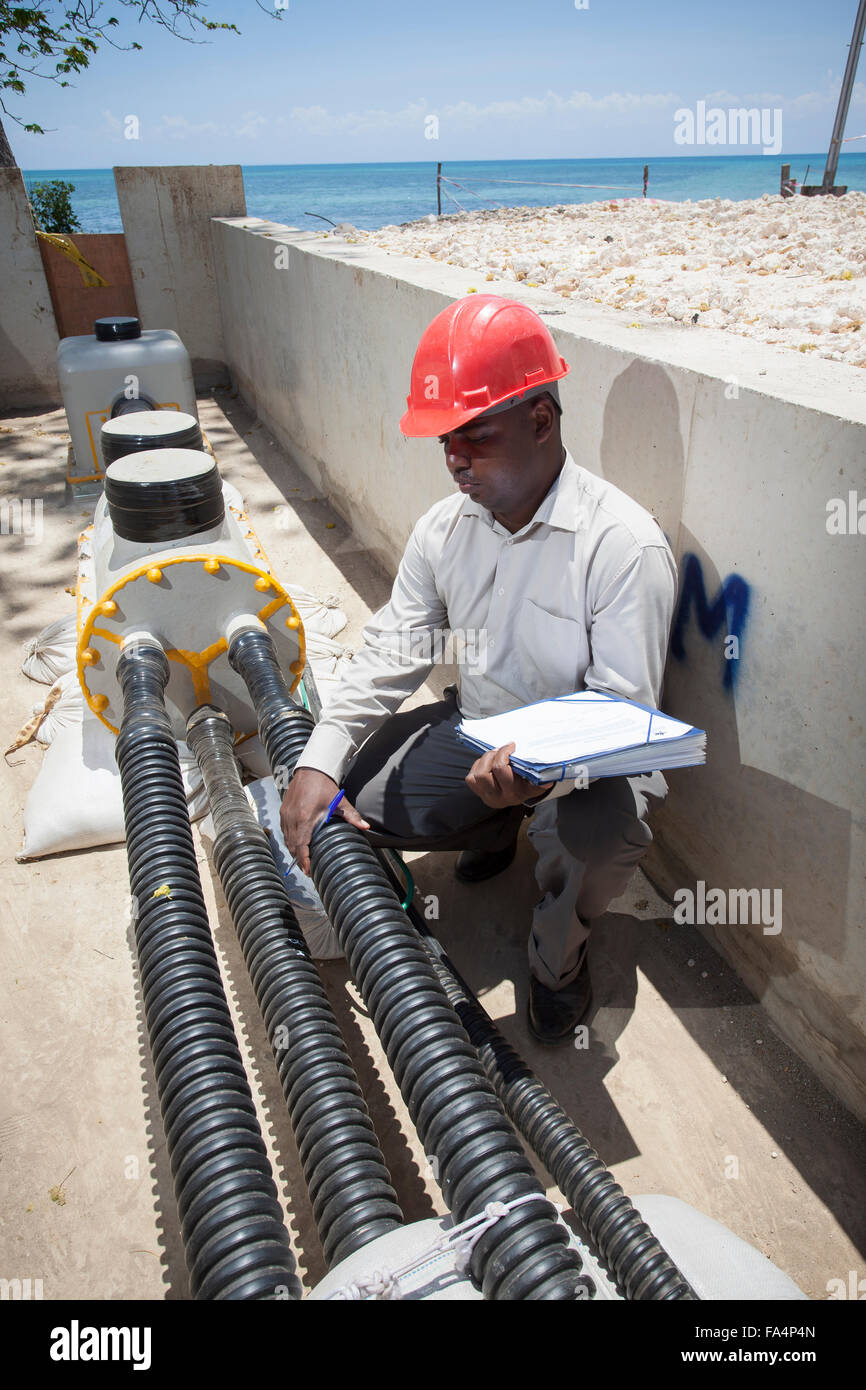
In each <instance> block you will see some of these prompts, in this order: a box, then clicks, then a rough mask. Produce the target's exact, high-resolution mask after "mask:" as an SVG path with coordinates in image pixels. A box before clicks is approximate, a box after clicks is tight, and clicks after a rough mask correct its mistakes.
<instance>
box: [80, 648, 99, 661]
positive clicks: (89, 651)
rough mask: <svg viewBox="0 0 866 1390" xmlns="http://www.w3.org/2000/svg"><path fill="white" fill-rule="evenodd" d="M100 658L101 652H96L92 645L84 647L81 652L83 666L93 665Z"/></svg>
mask: <svg viewBox="0 0 866 1390" xmlns="http://www.w3.org/2000/svg"><path fill="white" fill-rule="evenodd" d="M98 660H99V652H95V651H94V650H93V648H92V647H85V648H84V651H83V652H82V653H81V664H82V665H83V666H92V665H93V664H94V662H96V661H98Z"/></svg>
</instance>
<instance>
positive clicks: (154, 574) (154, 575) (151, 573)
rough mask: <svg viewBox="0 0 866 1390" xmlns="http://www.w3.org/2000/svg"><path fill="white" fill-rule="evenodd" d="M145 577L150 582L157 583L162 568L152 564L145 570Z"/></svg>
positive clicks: (160, 576) (160, 577)
mask: <svg viewBox="0 0 866 1390" xmlns="http://www.w3.org/2000/svg"><path fill="white" fill-rule="evenodd" d="M147 577H148V579H149V580H150V582H151V584H158V583H159V581H160V580H161V579H162V570H161V569H160V568H159V566H158V565H152V566H151V567H150V569H149V570H148V571H147Z"/></svg>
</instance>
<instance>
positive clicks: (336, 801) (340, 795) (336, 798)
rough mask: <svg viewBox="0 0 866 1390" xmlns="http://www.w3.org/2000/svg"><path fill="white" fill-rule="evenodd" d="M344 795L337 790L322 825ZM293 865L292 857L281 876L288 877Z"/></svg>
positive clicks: (326, 821)
mask: <svg viewBox="0 0 866 1390" xmlns="http://www.w3.org/2000/svg"><path fill="white" fill-rule="evenodd" d="M345 795H346V793H345V791H339V792H337V795H336V796H335V797H334V800H333V801H332V802H331V804H330V806H329V807H328V814H327V815H326V816H325V819H324V820H323V821H322V825H327V824H328V821H329V820H330V819H331V816H332V815H333V814H334V812H335V811H336V809H337V807H338V806H339V804H340V802H341V801H342V800H343V797H344V796H345ZM294 867H295V861H294V859H293V860H292V862H291V864H290V865H289V867H288V868H287V869H286V871H285V873H284V874H283V878H288V876H289V874H290V873H291V872H292V869H293V868H294Z"/></svg>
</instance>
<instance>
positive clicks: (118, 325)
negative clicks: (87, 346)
mask: <svg viewBox="0 0 866 1390" xmlns="http://www.w3.org/2000/svg"><path fill="white" fill-rule="evenodd" d="M93 331H94V333H95V334H96V336H97V338H98V339H99V341H100V342H101V343H117V342H120V341H121V339H123V338H140V337H141V320H140V319H137V318H135V317H133V315H131V314H109V315H107V317H106V318H102V319H94V321H93Z"/></svg>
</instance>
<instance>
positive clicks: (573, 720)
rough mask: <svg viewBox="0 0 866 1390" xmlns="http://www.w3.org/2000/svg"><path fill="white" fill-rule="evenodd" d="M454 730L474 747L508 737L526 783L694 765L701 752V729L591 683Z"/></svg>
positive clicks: (626, 774)
mask: <svg viewBox="0 0 866 1390" xmlns="http://www.w3.org/2000/svg"><path fill="white" fill-rule="evenodd" d="M457 737H458V738H459V739H460V740H461V741H462V742H463V743H466V744H468V745H469V746H470V747H471V748H477V749H478V751H479V752H480V753H486V752H489V750H490V749H491V748H502V747H503V745H504V744H507V743H514V744H515V745H516V746H515V749H514V752H513V753H511V755H510V758H509V761H510V763H511V766H512V767H513V768H514V771H515V772H517V773H519V774H520V776H521V777H525V778H526V779H527V780H528V781H530V782H535V783H541V782H559V781H563V780H565V778H581V777H587V778H593V777H632V776H636V775H637V774H638V773H641V772H656V771H660V772H664V771H665V770H666V769H667V768H671V767H694V766H695V765H696V764H698V763H703V762H706V759H707V736H706V734H705V733H704V731H703V729H693V728H691V727H690V726H689V725H688V724H683V723H682V722H681V720H679V719H672V718H671V717H670V715H667V714H662V713H661V712H660V711H659V710H657V709H650V708H649V707H648V706H646V705H637V704H634V703H633V702H632V701H630V700H620V699H618V698H617V696H615V695H606V694H602V693H601V692H600V691H597V690H582V691H580V692H578V693H577V694H575V695H560V696H558V697H557V698H556V699H553V700H540V701H539V702H538V703H537V704H534V705H524V706H523V707H522V708H521V709H513V710H508V711H507V712H506V713H505V714H493V715H490V716H489V717H488V718H486V719H463V720H461V722H460V723H459V724H458V725H457Z"/></svg>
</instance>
